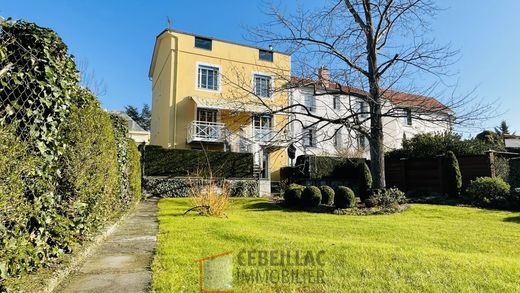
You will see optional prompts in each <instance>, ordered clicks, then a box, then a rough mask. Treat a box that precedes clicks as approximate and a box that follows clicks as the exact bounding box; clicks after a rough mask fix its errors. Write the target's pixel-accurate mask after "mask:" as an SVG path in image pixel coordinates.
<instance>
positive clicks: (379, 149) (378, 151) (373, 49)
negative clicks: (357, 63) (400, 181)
mask: <svg viewBox="0 0 520 293" xmlns="http://www.w3.org/2000/svg"><path fill="white" fill-rule="evenodd" d="M364 4H365V5H364V8H365V21H366V25H365V34H366V38H367V62H368V76H367V77H368V82H369V86H370V101H369V105H370V169H371V170H370V171H371V172H372V179H373V181H372V188H377V189H380V188H385V185H386V183H385V149H384V144H383V118H382V116H381V115H382V109H381V108H382V97H381V89H380V87H379V71H378V65H377V53H378V52H377V40H376V38H375V36H374V26H373V23H372V12H371V8H370V7H371V6H370V1H368V0H364Z"/></svg>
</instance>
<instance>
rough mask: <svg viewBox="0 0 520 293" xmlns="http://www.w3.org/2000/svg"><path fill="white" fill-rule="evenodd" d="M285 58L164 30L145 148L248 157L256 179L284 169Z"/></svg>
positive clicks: (288, 60) (276, 175) (159, 39)
mask: <svg viewBox="0 0 520 293" xmlns="http://www.w3.org/2000/svg"><path fill="white" fill-rule="evenodd" d="M290 70H291V57H290V55H288V54H284V53H281V52H276V51H273V50H272V48H270V49H262V48H257V47H253V46H248V45H243V44H237V43H234V42H229V41H223V40H219V39H215V38H210V37H204V36H198V35H194V34H190V33H184V32H179V31H175V30H171V29H167V30H164V31H163V32H161V33H160V34H159V35H158V36H157V38H156V41H155V47H154V52H153V56H152V62H151V64H150V71H149V77H150V79H151V81H152V123H151V142H150V143H151V144H152V145H161V146H163V147H167V148H178V149H202V148H205V149H209V150H219V151H233V152H251V153H253V154H254V158H255V167H256V168H257V170H258V172H259V175H260V177H261V178H264V179H271V180H279V176H280V168H281V167H283V166H286V165H287V164H288V158H287V154H286V150H285V147H286V146H287V142H288V139H287V134H286V132H285V128H286V127H284V126H285V125H286V123H287V118H288V117H287V116H286V115H284V114H273V113H276V110H277V109H280V108H281V107H284V106H287V105H288V93H287V92H286V91H284V90H276V89H282V88H283V85H284V84H285V83H286V82H287V81H288V80H289V77H290Z"/></svg>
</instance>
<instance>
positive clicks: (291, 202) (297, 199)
mask: <svg viewBox="0 0 520 293" xmlns="http://www.w3.org/2000/svg"><path fill="white" fill-rule="evenodd" d="M304 189H305V187H304V186H301V185H299V184H294V183H293V184H289V186H288V187H287V189H286V190H285V192H284V193H283V199H284V201H285V203H286V204H287V205H288V206H298V205H300V204H301V198H302V192H303V190H304Z"/></svg>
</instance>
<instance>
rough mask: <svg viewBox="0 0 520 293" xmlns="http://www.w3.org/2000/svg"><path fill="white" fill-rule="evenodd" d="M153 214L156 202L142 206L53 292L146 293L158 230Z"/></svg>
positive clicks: (149, 202)
mask: <svg viewBox="0 0 520 293" xmlns="http://www.w3.org/2000/svg"><path fill="white" fill-rule="evenodd" d="M156 214H157V200H156V199H148V200H145V201H143V202H141V203H140V204H139V206H138V207H137V208H136V210H135V211H134V212H133V213H132V214H131V215H129V216H128V218H126V220H125V221H124V222H123V223H121V224H120V226H119V227H117V228H116V230H115V231H114V233H112V234H111V235H110V236H108V237H107V239H106V240H105V242H103V243H102V244H100V245H99V246H98V248H97V249H96V250H95V251H94V252H93V253H92V254H91V255H90V256H89V257H88V258H87V259H86V260H85V262H84V263H83V266H82V267H81V269H79V270H78V271H77V272H76V273H75V274H73V275H72V276H70V277H69V279H68V280H65V281H64V284H62V285H61V286H60V287H59V288H58V289H57V290H56V292H146V291H148V290H149V287H150V281H151V274H152V273H151V270H150V265H151V263H152V259H153V255H154V250H155V244H156V234H157V226H158V225H157V218H156Z"/></svg>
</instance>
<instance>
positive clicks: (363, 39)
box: [250, 0, 491, 188]
mask: <svg viewBox="0 0 520 293" xmlns="http://www.w3.org/2000/svg"><path fill="white" fill-rule="evenodd" d="M438 11H439V8H438V7H436V5H435V3H434V1H432V0H332V1H328V2H327V4H325V5H324V7H322V8H321V9H320V8H314V7H313V8H312V9H310V8H308V9H304V8H301V7H300V8H298V9H297V10H295V11H292V12H290V13H285V12H283V11H282V9H281V8H278V7H275V6H271V7H270V8H269V10H268V12H267V14H268V15H269V16H270V19H271V21H270V22H269V23H266V24H263V25H261V26H259V27H255V28H254V29H251V30H250V35H251V38H252V39H253V40H254V41H256V42H258V43H262V44H272V45H274V46H275V47H277V49H280V48H284V49H285V50H286V51H288V52H291V53H292V54H293V55H292V56H293V70H292V71H293V74H297V75H298V76H299V77H300V78H298V79H297V80H294V79H293V80H291V82H290V83H289V84H290V85H291V87H293V88H294V87H302V86H304V87H309V86H310V87H313V88H314V95H331V94H343V95H347V96H352V97H355V98H356V99H361V100H363V101H365V102H366V103H367V104H368V109H367V110H366V111H360V109H359V108H357V107H356V106H355V105H354V104H353V102H352V101H353V100H350V99H349V101H347V102H346V103H347V104H348V105H347V107H346V108H347V109H348V111H347V112H345V113H343V114H342V115H341V116H339V117H337V116H334V117H333V116H331V117H323V116H319V115H315V114H313V113H312V111H309V109H308V107H307V106H306V105H303V104H291V105H288V106H287V107H284V108H283V109H276V110H273V112H277V111H283V112H288V113H292V114H303V115H307V116H309V117H312V118H315V120H316V124H318V123H329V124H338V125H341V126H343V127H345V128H347V129H348V130H349V131H355V132H358V133H360V134H362V135H364V136H365V137H366V138H367V139H368V141H369V148H370V157H371V171H372V174H373V177H374V182H373V187H374V188H383V187H385V171H384V170H385V168H384V152H385V147H384V141H383V138H384V125H383V123H384V120H383V118H384V117H407V115H413V118H414V119H418V120H423V121H428V122H431V123H449V124H452V123H469V122H475V121H478V120H479V119H482V118H484V117H489V116H490V113H491V112H490V106H489V105H488V104H485V103H482V102H473V101H472V100H473V99H474V96H473V93H470V94H468V95H463V96H456V95H455V94H454V93H453V92H451V91H448V92H447V90H446V89H449V85H448V84H447V82H446V79H447V77H450V76H452V73H451V72H450V71H449V67H450V65H451V64H453V63H454V62H455V61H456V57H457V55H458V52H457V51H456V50H453V49H451V48H450V46H439V45H437V44H436V42H435V40H433V39H432V38H430V37H429V30H430V25H429V22H428V21H429V20H431V19H432V17H433V16H435V14H436V13H437V12H438ZM321 64H327V65H328V66H329V68H330V78H327V79H323V77H322V76H321V79H319V78H318V79H317V78H316V72H317V71H318V70H317V68H318V66H319V65H321ZM428 76H431V77H428ZM432 77H433V78H432ZM425 80H432V82H431V83H426V84H425V82H424V81H425ZM439 87H441V88H443V89H441V92H439V93H434V91H435V90H437V89H438V88H439ZM403 92H409V93H413V94H403ZM433 95H435V96H436V98H438V99H439V96H441V95H443V96H445V97H446V98H444V100H442V103H436V100H435V99H432V98H429V97H428V96H433ZM260 100H262V99H260ZM410 106H412V107H413V109H414V111H413V112H412V113H407V112H406V111H403V108H405V107H410ZM436 114H439V115H436ZM454 114H456V117H457V119H456V120H455V119H454Z"/></svg>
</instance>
